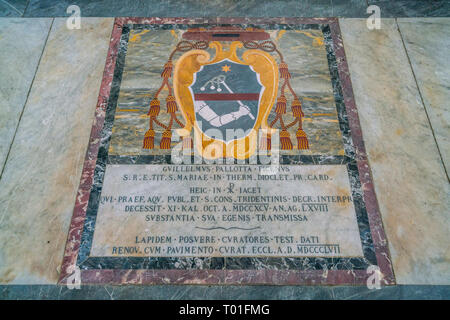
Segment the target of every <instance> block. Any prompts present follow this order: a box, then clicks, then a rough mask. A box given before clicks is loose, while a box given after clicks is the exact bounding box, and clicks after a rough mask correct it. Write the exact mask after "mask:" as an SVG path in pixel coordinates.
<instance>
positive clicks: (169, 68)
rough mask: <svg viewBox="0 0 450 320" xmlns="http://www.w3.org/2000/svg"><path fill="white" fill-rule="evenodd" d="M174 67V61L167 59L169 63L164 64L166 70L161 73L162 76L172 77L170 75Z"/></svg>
mask: <svg viewBox="0 0 450 320" xmlns="http://www.w3.org/2000/svg"><path fill="white" fill-rule="evenodd" d="M172 69H173V64H172V61H171V60H169V61H167V63H166V64H165V65H164V70H163V72H162V73H161V77H162V78H170V76H171V75H172Z"/></svg>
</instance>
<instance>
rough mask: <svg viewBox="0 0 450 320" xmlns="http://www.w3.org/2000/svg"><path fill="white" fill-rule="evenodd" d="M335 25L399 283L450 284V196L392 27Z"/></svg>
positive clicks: (388, 23)
mask: <svg viewBox="0 0 450 320" xmlns="http://www.w3.org/2000/svg"><path fill="white" fill-rule="evenodd" d="M340 24H341V30H342V33H343V39H344V43H345V50H346V55H347V59H348V63H349V69H350V75H351V78H352V83H353V90H354V94H355V99H356V104H357V106H358V110H360V112H359V117H360V121H361V127H362V131H363V136H364V141H365V145H366V149H367V153H368V157H369V160H370V163H371V166H372V174H373V179H374V183H375V190H376V193H377V197H378V203H379V206H380V211H381V214H382V216H383V224H384V227H385V230H386V233H387V238H388V242H389V247H390V250H391V256H392V259H393V261H392V263H393V267H394V273H395V276H396V279H397V282H398V283H400V284H449V283H450V251H449V246H448V244H449V243H450V236H449V232H448V230H449V226H450V221H449V216H448V212H450V188H449V184H448V180H447V177H446V175H445V172H444V167H443V164H442V162H441V158H440V156H439V152H438V148H437V146H436V144H435V141H434V138H433V134H432V131H431V128H430V126H429V123H428V120H427V116H426V113H425V109H424V106H423V104H422V101H421V98H420V94H419V91H418V89H417V85H416V82H415V80H414V76H413V73H412V70H411V67H410V65H409V62H408V57H407V56H406V53H405V50H404V47H403V43H402V39H401V36H400V33H399V31H398V26H397V24H396V22H395V20H393V19H384V20H383V21H382V28H381V29H380V30H374V31H370V30H368V29H367V28H366V21H365V20H363V19H341V20H340ZM399 79H401V81H399Z"/></svg>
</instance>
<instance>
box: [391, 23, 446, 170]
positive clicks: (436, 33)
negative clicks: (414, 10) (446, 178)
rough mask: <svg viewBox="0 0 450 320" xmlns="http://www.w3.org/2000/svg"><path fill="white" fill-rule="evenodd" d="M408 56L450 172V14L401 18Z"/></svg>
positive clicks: (401, 28) (401, 29)
mask: <svg viewBox="0 0 450 320" xmlns="http://www.w3.org/2000/svg"><path fill="white" fill-rule="evenodd" d="M397 23H398V25H399V28H400V32H401V34H402V37H403V40H404V43H405V47H406V50H407V53H408V57H409V59H410V61H411V65H412V68H413V71H414V75H415V77H416V80H417V84H418V86H419V89H420V93H421V95H422V99H423V101H424V104H425V108H426V110H427V113H428V117H429V119H430V122H431V126H432V128H433V131H434V135H435V138H436V141H437V144H438V146H439V150H440V153H441V155H442V160H443V162H444V165H445V167H446V171H447V175H448V173H449V172H450V66H449V64H448V61H449V57H448V54H449V52H450V18H409V19H398V20H397Z"/></svg>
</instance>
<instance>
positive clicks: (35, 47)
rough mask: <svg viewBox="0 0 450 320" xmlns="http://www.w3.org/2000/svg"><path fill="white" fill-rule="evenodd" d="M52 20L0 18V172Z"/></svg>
mask: <svg viewBox="0 0 450 320" xmlns="http://www.w3.org/2000/svg"><path fill="white" fill-rule="evenodd" d="M51 22H52V19H51V18H40V19H21V18H2V19H0V70H1V72H0V172H2V169H3V165H4V163H5V160H6V158H7V155H8V152H9V149H10V145H11V143H12V141H13V138H14V134H15V132H16V128H17V125H18V123H19V119H20V116H21V114H22V111H23V107H24V105H25V102H26V99H27V94H28V92H29V89H30V86H31V83H32V81H33V78H34V75H35V73H36V69H37V67H38V63H39V59H40V58H41V55H42V51H43V49H44V45H45V41H46V39H47V35H48V31H49V29H50V25H51Z"/></svg>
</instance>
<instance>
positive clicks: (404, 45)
mask: <svg viewBox="0 0 450 320" xmlns="http://www.w3.org/2000/svg"><path fill="white" fill-rule="evenodd" d="M395 24H396V25H397V30H398V32H399V34H400V39H402V44H403V49H404V50H405V54H406V58H407V59H408V63H409V67H410V68H411V72H412V75H413V78H414V82H415V83H416V87H417V91H418V92H419V96H420V101H421V102H422V105H423V109H424V110H425V115H426V116H427V120H428V124H429V125H430V128H431V133H432V134H433V139H434V142H435V143H436V147H437V150H438V154H439V157H440V159H441V162H442V166H443V167H444V172H445V175H446V176H447V181H450V179H449V176H448V172H447V168H446V167H445V162H444V158H443V157H442V153H441V149H440V147H439V144H438V141H437V138H436V134H435V133H434V128H433V125H432V123H431V120H430V116H429V115H428V111H427V107H426V106H425V100H424V99H423V96H422V91H421V90H420V86H419V83H418V81H417V77H416V73H415V72H414V68H413V65H412V63H411V58H410V57H409V53H408V50H407V48H406V44H405V40H404V39H403V34H402V31H401V30H400V25H399V24H398V18H395Z"/></svg>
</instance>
